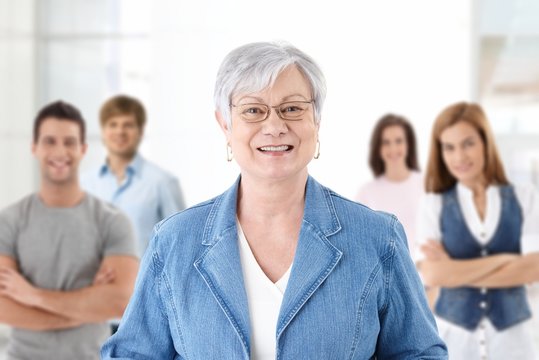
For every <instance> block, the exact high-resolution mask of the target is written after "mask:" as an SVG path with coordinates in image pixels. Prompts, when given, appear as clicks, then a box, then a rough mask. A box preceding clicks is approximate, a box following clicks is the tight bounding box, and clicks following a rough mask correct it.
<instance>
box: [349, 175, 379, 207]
mask: <svg viewBox="0 0 539 360" xmlns="http://www.w3.org/2000/svg"><path fill="white" fill-rule="evenodd" d="M380 184H381V179H380V177H377V178H375V179H372V180H370V181H368V182H366V183H364V184H363V185H361V186H360V188H359V190H358V192H357V194H356V198H355V200H356V201H359V202H362V203H368V200H369V199H370V198H371V194H372V193H373V192H376V191H377V189H378V188H379V187H380Z"/></svg>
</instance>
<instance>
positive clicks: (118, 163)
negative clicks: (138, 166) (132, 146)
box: [107, 154, 135, 180]
mask: <svg viewBox="0 0 539 360" xmlns="http://www.w3.org/2000/svg"><path fill="white" fill-rule="evenodd" d="M134 158H135V154H132V155H129V156H126V155H118V154H109V155H108V157H107V165H108V166H109V169H110V171H111V172H112V173H113V174H114V175H115V176H116V178H117V179H118V180H123V178H124V177H125V169H127V167H128V166H129V164H130V163H131V161H133V159H134Z"/></svg>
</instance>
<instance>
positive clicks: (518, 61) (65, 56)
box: [0, 0, 539, 347]
mask: <svg viewBox="0 0 539 360" xmlns="http://www.w3.org/2000/svg"><path fill="white" fill-rule="evenodd" d="M538 19H539V2H538V1H537V0H512V1H507V0H482V1H480V0H473V1H469V0H451V1H450V0H408V1H399V0H379V1H363V0H357V1H344V0H333V1H318V0H296V1H284V0H274V1H271V2H268V1H256V0H249V1H248V0H227V1H222V0H198V1H184V0H176V1H173V0H0V168H1V169H2V171H1V175H0V208H3V207H5V206H7V205H8V204H10V203H12V202H14V201H16V200H17V199H19V198H21V197H22V196H24V195H25V194H27V193H29V192H31V191H34V190H36V188H37V185H38V178H39V177H38V171H37V166H36V164H35V163H34V161H33V159H32V156H31V153H30V143H31V128H32V121H33V117H34V116H35V114H36V112H37V110H38V109H39V108H41V107H42V106H43V105H44V104H46V103H48V102H50V101H53V100H57V99H63V100H66V101H68V102H71V103H73V104H74V105H76V106H78V107H79V108H80V109H81V110H82V113H83V115H84V116H85V118H86V120H87V123H88V141H89V152H88V154H87V156H86V158H85V160H84V161H83V163H82V171H84V170H85V169H86V168H88V167H90V166H92V165H95V164H96V163H99V162H101V161H102V160H103V158H104V154H105V153H104V150H103V148H102V146H101V140H100V136H99V126H98V119H97V113H98V109H99V106H100V105H101V103H102V102H103V101H104V100H105V99H106V98H108V97H110V96H111V95H114V94H118V93H125V94H129V95H132V96H135V97H138V98H140V99H141V100H142V101H143V102H144V104H145V105H146V108H147V110H148V114H149V120H148V124H147V127H146V132H145V138H144V140H143V143H142V147H141V152H142V154H143V155H144V156H145V157H146V158H148V159H150V160H152V161H154V162H156V163H158V164H159V165H161V166H162V167H164V168H166V169H167V170H169V171H171V172H172V173H174V174H176V175H177V176H178V177H179V179H180V182H181V185H182V188H183V191H184V195H185V197H186V201H187V204H188V205H194V204H195V203H198V202H199V201H202V200H205V199H206V198H208V197H212V196H214V195H217V194H219V193H220V192H222V191H223V190H224V189H225V188H227V187H228V186H229V185H230V184H231V183H232V181H233V180H234V179H235V177H236V176H237V174H238V168H237V167H236V166H235V164H234V163H233V162H232V163H227V161H226V153H225V141H224V137H223V135H222V134H221V132H220V129H219V128H218V126H217V124H216V122H215V120H214V113H213V112H214V106H213V98H212V96H213V84H214V79H215V75H216V72H217V69H218V66H219V64H220V62H221V60H222V59H223V57H224V56H225V55H226V54H227V53H228V52H229V51H230V50H231V49H233V48H235V47H236V46H239V45H242V44H244V43H247V42H252V41H271V40H286V41H288V42H291V43H292V44H294V45H295V46H297V47H299V48H300V49H302V50H304V51H305V52H307V53H308V54H310V55H311V56H313V58H314V59H315V60H316V61H317V62H318V63H319V64H320V65H321V67H322V69H323V70H324V73H325V75H326V77H327V84H328V97H327V102H326V105H325V109H324V111H323V115H322V124H321V130H320V141H321V156H320V159H318V160H315V161H313V162H312V164H311V168H310V170H311V173H312V174H313V175H314V176H315V177H317V179H318V180H319V181H320V182H322V183H323V184H325V185H328V186H330V187H332V188H333V189H334V190H336V191H337V192H340V193H341V194H342V195H345V196H347V197H353V196H354V195H355V193H356V191H357V189H358V187H359V186H360V185H361V184H363V183H364V182H365V181H367V180H369V179H370V178H371V174H370V171H369V169H368V166H367V153H368V141H369V137H370V133H371V130H372V126H373V124H374V123H375V122H376V121H377V120H378V118H379V117H381V116H382V115H384V114H385V113H387V112H393V113H398V114H401V115H404V116H405V117H407V118H408V119H409V120H410V121H411V122H412V124H413V125H414V127H415V129H416V132H417V136H418V141H419V154H420V160H421V165H422V168H424V166H425V162H426V158H427V150H428V146H429V133H430V129H431V124H432V122H433V119H434V118H435V116H436V115H437V114H438V112H439V111H440V110H441V109H442V108H443V107H445V106H447V105H449V104H450V103H453V102H456V101H459V100H471V101H479V102H480V103H481V104H482V105H483V106H484V107H485V109H486V111H487V115H488V116H489V118H490V120H491V121H492V124H493V126H494V131H495V133H496V137H497V141H498V145H499V146H500V148H501V152H502V156H503V158H504V160H505V165H506V167H507V171H508V173H509V176H510V178H511V180H512V181H514V182H531V183H533V184H535V185H536V186H539V121H538V120H539V21H538ZM538 336H539V335H538ZM0 347H1V346H0Z"/></svg>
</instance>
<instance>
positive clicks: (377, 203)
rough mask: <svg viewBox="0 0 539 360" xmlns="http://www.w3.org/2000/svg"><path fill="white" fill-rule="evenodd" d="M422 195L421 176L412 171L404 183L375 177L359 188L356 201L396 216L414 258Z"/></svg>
mask: <svg viewBox="0 0 539 360" xmlns="http://www.w3.org/2000/svg"><path fill="white" fill-rule="evenodd" d="M423 194H424V190H423V176H422V175H421V174H420V173H419V172H417V171H412V172H411V173H410V176H409V177H408V178H407V179H406V180H404V181H398V182H396V181H390V180H388V179H387V178H386V177H385V176H384V175H382V176H379V177H377V178H376V179H374V180H372V181H370V182H368V183H366V184H365V185H363V186H362V187H361V189H360V190H359V192H358V194H357V196H356V201H357V202H360V203H362V204H364V205H366V206H368V207H370V208H371V209H373V210H381V211H385V212H388V213H391V214H394V215H396V216H397V218H398V219H399V221H400V222H401V223H402V225H403V226H404V231H405V232H406V237H407V238H408V247H409V248H410V254H411V255H412V256H414V254H415V253H416V249H415V244H416V223H417V212H418V209H419V203H420V200H421V197H422V196H423Z"/></svg>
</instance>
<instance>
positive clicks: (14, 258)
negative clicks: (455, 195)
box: [0, 102, 138, 360]
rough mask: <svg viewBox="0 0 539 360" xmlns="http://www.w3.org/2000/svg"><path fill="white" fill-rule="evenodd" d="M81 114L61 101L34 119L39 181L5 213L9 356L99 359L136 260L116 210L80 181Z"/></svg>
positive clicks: (0, 236) (1, 294)
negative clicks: (9, 331)
mask: <svg viewBox="0 0 539 360" xmlns="http://www.w3.org/2000/svg"><path fill="white" fill-rule="evenodd" d="M84 129H85V128H84V121H83V119H82V116H81V115H80V113H79V112H78V110H77V109H76V108H74V107H73V106H71V105H69V104H66V103H64V102H55V103H52V104H50V105H48V106H46V107H45V108H43V109H42V110H41V111H40V113H39V114H38V116H37V117H36V120H35V122H34V142H33V145H32V151H33V153H34V155H35V157H36V158H37V159H38V161H39V165H40V170H41V183H40V189H39V191H38V192H37V193H34V194H31V195H29V196H26V197H25V198H23V199H22V200H20V201H18V202H17V203H15V204H14V205H11V206H9V207H8V208H6V209H4V210H2V211H0V309H1V311H0V323H6V324H8V325H10V326H12V327H13V331H12V334H11V338H10V342H9V345H8V359H55V360H56V359H59V360H61V359H98V358H99V348H100V347H101V344H102V343H103V342H104V340H106V338H107V337H108V335H109V333H110V332H109V327H108V325H107V324H106V320H107V319H110V318H114V317H120V316H121V315H122V313H123V310H124V308H125V306H126V304H127V302H128V300H129V297H130V295H131V292H132V290H133V285H134V281H135V276H136V272H137V268H138V259H137V258H136V247H135V240H134V239H135V238H134V233H133V230H132V228H131V225H130V222H129V220H128V219H127V217H126V216H125V215H123V214H122V213H121V212H120V211H119V210H118V209H116V208H115V207H113V206H112V205H109V204H107V203H105V202H102V201H101V200H98V199H97V198H95V197H93V196H91V195H89V194H86V193H84V191H82V190H81V188H80V186H79V180H78V164H79V162H80V160H81V159H82V157H83V155H84V153H85V151H86V144H85V142H84Z"/></svg>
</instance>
